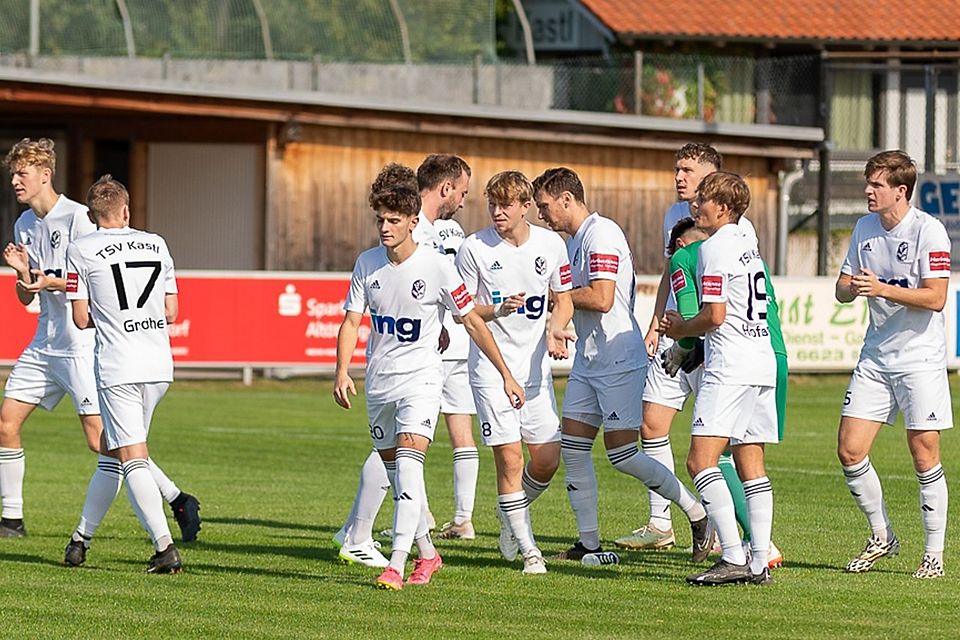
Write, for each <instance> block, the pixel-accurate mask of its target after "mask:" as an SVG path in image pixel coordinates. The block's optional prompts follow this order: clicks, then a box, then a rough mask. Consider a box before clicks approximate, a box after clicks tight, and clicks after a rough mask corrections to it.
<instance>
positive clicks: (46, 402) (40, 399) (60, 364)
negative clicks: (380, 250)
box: [4, 349, 100, 416]
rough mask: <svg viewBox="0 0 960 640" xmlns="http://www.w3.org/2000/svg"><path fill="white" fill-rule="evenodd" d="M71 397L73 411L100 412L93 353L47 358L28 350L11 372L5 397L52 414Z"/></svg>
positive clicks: (83, 414)
mask: <svg viewBox="0 0 960 640" xmlns="http://www.w3.org/2000/svg"><path fill="white" fill-rule="evenodd" d="M67 394H70V398H71V399H72V400H73V408H74V409H76V411H77V414H78V415H81V416H95V415H98V414H99V413H100V403H99V402H98V401H97V380H96V376H95V374H94V370H93V354H92V353H91V354H89V355H81V356H48V355H44V354H42V353H40V352H38V351H37V350H36V349H27V350H26V351H24V352H23V354H22V355H21V356H20V358H19V359H18V360H17V363H16V364H15V365H13V369H12V370H11V371H10V377H9V378H7V386H6V388H5V390H4V396H5V397H7V398H12V399H13V400H19V401H20V402H25V403H27V404H33V405H40V406H41V407H43V408H44V409H46V410H47V411H53V410H54V408H56V406H57V405H58V404H59V403H60V400H62V399H63V396H64V395H67Z"/></svg>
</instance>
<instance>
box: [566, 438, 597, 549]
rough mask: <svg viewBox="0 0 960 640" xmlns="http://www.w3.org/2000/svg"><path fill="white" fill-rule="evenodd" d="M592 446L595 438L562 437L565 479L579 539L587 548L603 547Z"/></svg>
mask: <svg viewBox="0 0 960 640" xmlns="http://www.w3.org/2000/svg"><path fill="white" fill-rule="evenodd" d="M592 449H593V440H592V439H590V438H583V437H580V436H572V435H567V434H563V435H562V436H560V455H561V457H562V458H563V466H564V469H565V473H566V475H565V478H564V480H565V482H566V484H567V497H568V498H569V499H570V507H571V508H572V509H573V515H574V517H575V518H576V520H577V531H578V532H579V534H580V542H582V543H583V546H585V547H587V548H588V549H596V548H597V547H598V546H600V545H599V537H600V533H599V532H600V522H599V515H598V512H597V511H598V509H597V476H596V472H595V471H594V468H593V457H592V454H591V451H592ZM594 541H596V542H594ZM588 542H591V543H592V544H588Z"/></svg>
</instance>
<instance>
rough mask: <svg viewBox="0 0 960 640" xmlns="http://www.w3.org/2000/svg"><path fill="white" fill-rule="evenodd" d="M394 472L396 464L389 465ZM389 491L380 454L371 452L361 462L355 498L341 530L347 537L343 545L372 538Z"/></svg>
mask: <svg viewBox="0 0 960 640" xmlns="http://www.w3.org/2000/svg"><path fill="white" fill-rule="evenodd" d="M391 464H392V465H393V469H394V471H396V468H397V466H396V463H391ZM389 489H390V478H389V477H388V475H387V469H386V466H385V464H384V462H383V460H381V459H380V454H379V453H377V452H376V451H372V452H371V453H370V455H369V456H367V459H366V460H365V461H364V462H363V467H362V468H361V469H360V484H359V485H357V496H356V497H355V498H354V499H353V507H352V508H351V509H350V515H349V516H347V521H346V522H345V523H344V525H343V528H344V530H345V531H346V533H347V535H346V536H345V537H344V544H360V543H361V542H366V541H367V540H369V539H371V538H372V537H373V522H374V520H376V519H377V513H379V512H380V507H381V506H382V505H383V499H384V498H385V497H386V496H387V491H389Z"/></svg>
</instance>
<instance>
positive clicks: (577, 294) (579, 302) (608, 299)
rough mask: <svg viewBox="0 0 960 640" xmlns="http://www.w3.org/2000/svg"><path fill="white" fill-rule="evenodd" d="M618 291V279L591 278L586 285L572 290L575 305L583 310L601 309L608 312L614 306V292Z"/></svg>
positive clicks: (602, 311) (601, 311)
mask: <svg viewBox="0 0 960 640" xmlns="http://www.w3.org/2000/svg"><path fill="white" fill-rule="evenodd" d="M616 291H617V282H616V280H607V279H600V278H598V279H596V280H591V281H590V284H589V285H587V286H586V287H580V288H579V289H574V290H573V291H571V292H570V294H571V298H572V300H573V306H574V308H576V309H579V310H581V311H599V312H600V313H607V312H608V311H610V309H612V308H613V299H614V294H615V293H616Z"/></svg>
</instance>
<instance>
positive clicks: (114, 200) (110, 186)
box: [87, 173, 130, 220]
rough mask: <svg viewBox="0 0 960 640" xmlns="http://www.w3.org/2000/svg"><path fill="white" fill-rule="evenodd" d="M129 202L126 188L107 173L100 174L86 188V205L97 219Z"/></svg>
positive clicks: (108, 214) (107, 216)
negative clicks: (98, 177)
mask: <svg viewBox="0 0 960 640" xmlns="http://www.w3.org/2000/svg"><path fill="white" fill-rule="evenodd" d="M129 204H130V194H129V193H128V192H127V188H126V187H125V186H123V185H122V184H121V183H120V182H118V181H117V180H114V179H113V176H111V175H110V174H109V173H107V174H104V175H102V176H100V179H99V180H97V181H96V182H94V183H93V184H92V185H90V188H89V189H88V190H87V207H89V208H90V212H91V213H92V214H93V217H94V218H96V219H97V220H102V219H104V218H109V217H110V216H112V215H113V214H114V213H116V212H117V211H119V210H120V209H121V208H122V207H123V206H124V205H129Z"/></svg>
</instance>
